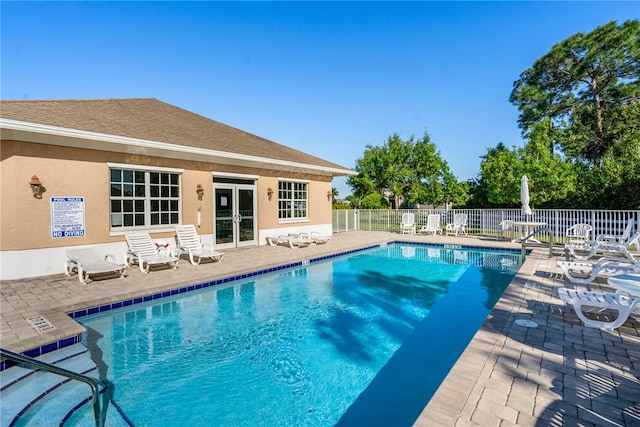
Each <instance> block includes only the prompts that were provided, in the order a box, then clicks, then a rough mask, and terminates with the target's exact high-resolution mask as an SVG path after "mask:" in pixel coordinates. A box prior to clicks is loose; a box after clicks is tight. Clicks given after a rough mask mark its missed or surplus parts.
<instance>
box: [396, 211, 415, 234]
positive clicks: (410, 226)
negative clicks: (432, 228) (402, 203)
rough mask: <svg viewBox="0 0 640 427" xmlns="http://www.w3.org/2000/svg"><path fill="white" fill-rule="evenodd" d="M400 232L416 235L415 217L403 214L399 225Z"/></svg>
mask: <svg viewBox="0 0 640 427" xmlns="http://www.w3.org/2000/svg"><path fill="white" fill-rule="evenodd" d="M400 232H401V233H402V234H404V233H410V234H416V216H415V215H414V214H412V213H403V214H402V222H401V223H400Z"/></svg>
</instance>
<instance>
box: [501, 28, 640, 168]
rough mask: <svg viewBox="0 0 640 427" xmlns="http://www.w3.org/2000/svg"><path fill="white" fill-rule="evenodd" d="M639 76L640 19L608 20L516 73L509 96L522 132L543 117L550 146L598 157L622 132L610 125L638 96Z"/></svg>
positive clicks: (571, 153)
mask: <svg viewBox="0 0 640 427" xmlns="http://www.w3.org/2000/svg"><path fill="white" fill-rule="evenodd" d="M639 76H640V21H637V20H633V21H626V22H624V23H623V24H622V25H621V26H618V25H616V23H615V22H610V23H608V24H606V25H604V26H602V27H598V28H596V29H595V30H594V31H592V32H591V33H588V34H583V33H578V34H575V35H573V36H571V37H569V38H568V39H566V40H564V41H563V42H561V43H558V44H556V45H555V46H553V47H552V48H551V51H550V52H549V53H547V54H546V55H544V56H542V57H541V58H539V59H538V60H536V61H535V62H534V64H533V66H532V67H531V68H529V69H528V70H526V71H525V72H523V73H522V74H521V75H520V79H519V80H517V81H516V82H515V83H514V88H513V91H512V92H511V96H510V101H511V102H512V103H513V104H514V105H516V106H517V107H518V108H519V109H520V116H519V120H518V123H519V125H520V128H521V129H522V130H523V134H526V133H527V132H528V131H529V130H530V129H532V126H533V125H535V124H539V123H542V122H546V123H547V124H548V132H549V136H550V138H551V141H550V143H551V146H550V148H553V146H554V144H555V145H559V146H560V147H561V148H562V149H563V150H564V152H565V154H567V155H568V156H570V157H575V158H582V159H585V160H587V161H589V162H597V161H599V160H600V159H602V157H603V156H604V154H605V152H606V151H607V149H608V148H609V147H611V146H612V145H613V144H615V143H616V141H618V140H619V138H620V136H621V134H620V132H616V131H612V129H611V127H612V126H614V124H615V122H616V121H617V120H618V119H617V116H619V115H620V114H621V112H620V110H621V109H622V110H624V108H625V107H626V106H628V105H630V104H633V103H637V102H638V101H639V99H640V83H639V80H638V79H639ZM631 119H632V120H633V121H635V122H637V121H638V120H640V118H638V117H635V118H631ZM623 133H624V131H623Z"/></svg>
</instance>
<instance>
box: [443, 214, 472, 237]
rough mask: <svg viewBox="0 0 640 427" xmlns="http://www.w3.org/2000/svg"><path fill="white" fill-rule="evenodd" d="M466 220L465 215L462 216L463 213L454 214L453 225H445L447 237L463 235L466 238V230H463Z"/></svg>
mask: <svg viewBox="0 0 640 427" xmlns="http://www.w3.org/2000/svg"><path fill="white" fill-rule="evenodd" d="M467 218H468V216H467V214H464V213H460V214H455V215H454V216H453V223H451V224H446V225H445V230H446V234H447V236H448V235H449V234H450V233H453V234H455V235H456V236H457V235H458V234H464V235H465V236H467V230H465V227H466V226H467Z"/></svg>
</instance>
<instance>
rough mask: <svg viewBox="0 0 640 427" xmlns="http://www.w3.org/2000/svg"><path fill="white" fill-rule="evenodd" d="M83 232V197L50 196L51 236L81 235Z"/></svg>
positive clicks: (57, 237)
mask: <svg viewBox="0 0 640 427" xmlns="http://www.w3.org/2000/svg"><path fill="white" fill-rule="evenodd" d="M85 232H86V230H85V226H84V197H52V198H51V237H52V238H54V239H59V238H62V237H82V236H84V235H85Z"/></svg>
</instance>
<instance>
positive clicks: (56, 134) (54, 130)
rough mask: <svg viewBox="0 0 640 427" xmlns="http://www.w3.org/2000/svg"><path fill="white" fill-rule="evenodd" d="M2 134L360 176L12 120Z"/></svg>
mask: <svg viewBox="0 0 640 427" xmlns="http://www.w3.org/2000/svg"><path fill="white" fill-rule="evenodd" d="M0 131H1V137H2V139H3V140H15V141H23V142H31V143H36V144H48V145H57V146H62V147H72V148H82V149H87V148H89V147H88V143H89V142H91V146H90V149H92V150H100V151H110V152H116V153H126V154H138V155H144V156H153V157H163V158H171V159H181V160H191V161H199V162H208V163H215V164H222V165H230V166H241V167H248V168H260V169H271V170H277V171H283V172H298V173H311V174H315V175H324V176H332V177H334V176H349V175H356V174H357V173H356V172H354V171H352V170H350V169H343V168H331V167H326V166H319V165H312V164H305V163H298V162H291V161H287V160H279V159H271V158H267V157H259V156H250V155H246V154H237V153H229V152H225V151H217V150H209V149H204V148H198V147H188V146H184V145H178V144H172V143H167V142H161V141H150V140H143V139H137V138H130V137H123V136H118V135H111V134H104V133H98V132H90V131H85V130H79V129H70V128H63V127H58V126H50V125H43V124H39V123H31V122H25V121H19V120H12V119H3V118H0Z"/></svg>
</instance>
